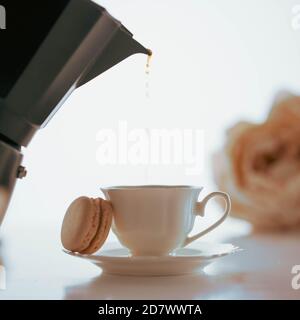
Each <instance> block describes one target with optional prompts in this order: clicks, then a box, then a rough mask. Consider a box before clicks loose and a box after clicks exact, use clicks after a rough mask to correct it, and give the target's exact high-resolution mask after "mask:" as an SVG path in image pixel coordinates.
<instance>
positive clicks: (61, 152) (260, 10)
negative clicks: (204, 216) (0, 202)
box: [3, 0, 300, 241]
mask: <svg viewBox="0 0 300 320" xmlns="http://www.w3.org/2000/svg"><path fill="white" fill-rule="evenodd" d="M98 2H99V3H101V4H102V5H103V6H105V7H106V8H107V9H108V10H109V11H110V12H111V14H112V15H114V16H115V17H116V18H118V19H119V20H121V21H122V22H123V24H124V25H125V26H126V27H127V28H128V29H129V30H130V31H132V32H133V33H134V35H135V39H137V40H138V41H139V42H141V43H142V44H143V45H144V46H146V47H149V48H151V49H152V50H153V52H154V56H153V61H152V65H151V75H150V95H151V97H150V99H146V97H145V81H146V75H145V63H146V57H145V56H144V55H135V56H132V57H130V58H129V59H127V60H125V61H123V62H122V63H121V64H119V65H117V66H116V67H114V68H113V69H111V70H109V71H107V72H105V73H104V74H102V75H101V76H99V77H98V78H97V79H95V80H93V81H92V82H90V83H88V84H87V85H85V86H84V87H82V88H80V89H78V90H77V91H76V92H74V94H73V95H72V96H71V97H70V98H69V100H68V101H67V102H66V103H65V105H64V106H63V107H62V108H61V110H60V111H59V112H58V113H57V114H56V115H55V117H54V118H53V119H52V121H51V122H50V123H49V124H48V126H47V127H46V128H45V129H43V130H41V131H40V132H39V134H38V135H37V136H36V137H35V138H34V140H33V142H32V143H31V145H30V146H29V147H28V149H27V150H24V154H25V159H24V165H25V166H26V167H27V169H28V176H27V178H26V179H24V180H23V181H19V182H18V184H17V187H16V190H15V193H14V197H13V201H12V203H11V206H10V208H9V212H8V215H7V218H6V220H5V222H4V226H3V229H4V230H5V229H7V230H8V229H10V228H14V227H15V226H16V225H17V224H18V225H22V226H24V229H26V226H27V225H39V224H41V223H45V224H47V225H48V226H49V227H50V226H53V227H54V228H55V229H56V230H57V232H59V228H60V224H61V220H62V217H63V215H64V212H65V209H66V207H67V206H68V204H69V203H70V202H71V201H72V200H73V199H74V198H75V197H77V196H80V195H88V196H98V195H99V194H100V193H99V188H100V186H102V185H109V184H113V185H114V184H142V183H175V184H176V183H177V184H182V183H185V184H199V185H204V186H206V190H205V191H204V192H208V191H210V190H212V189H213V188H214V186H213V182H212V178H211V167H210V157H211V154H212V152H214V151H215V150H216V149H218V148H219V147H220V146H221V145H222V143H223V138H224V132H225V130H226V128H227V127H228V126H230V125H232V124H233V123H235V122H236V121H238V120H240V119H241V118H244V119H248V120H253V121H261V120H263V119H264V117H265V116H266V114H267V112H268V109H269V107H270V105H271V103H272V100H273V98H274V95H275V94H276V92H278V91H280V90H291V91H293V92H296V93H297V91H299V87H300V86H299V85H300V76H299V70H300V30H298V31H297V30H293V28H292V27H291V21H292V8H293V6H294V5H296V4H298V2H297V1H293V0H276V1H274V0H264V1H261V0H260V1H259V0H247V1H246V0H244V1H238V0H227V1H223V0H209V1H208V0H201V1H200V0H198V1H196V0H194V1H192V0H186V1H177V0H172V1H168V0H164V1H144V0H138V1H137V0H128V1H124V0H110V1H98ZM299 3H300V1H299ZM119 120H127V121H128V125H129V127H132V128H146V127H148V128H167V129H168V128H169V129H172V128H182V129H183V128H191V129H202V130H204V132H205V152H206V162H205V171H204V172H203V173H202V174H201V175H199V176H187V175H186V174H185V168H184V167H179V168H177V167H172V166H170V167H169V168H168V167H166V166H163V165H162V166H158V167H153V168H149V170H150V179H148V180H147V181H146V175H145V168H144V167H139V166H132V165H130V164H128V165H123V166H100V165H99V164H98V163H97V161H96V151H97V148H98V147H99V143H97V141H96V134H97V132H98V131H99V130H100V129H102V128H116V127H117V124H118V121H119ZM58 241H59V237H58Z"/></svg>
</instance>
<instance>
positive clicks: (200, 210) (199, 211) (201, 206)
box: [183, 191, 231, 247]
mask: <svg viewBox="0 0 300 320" xmlns="http://www.w3.org/2000/svg"><path fill="white" fill-rule="evenodd" d="M214 197H222V198H223V199H224V200H225V203H226V206H225V210H224V213H223V215H222V217H221V218H220V219H219V220H218V221H217V222H215V223H214V224H212V225H211V226H210V227H208V228H207V229H205V230H203V231H201V232H199V233H197V234H196V235H194V236H192V237H187V238H186V240H185V242H184V244H183V247H185V246H187V245H188V244H190V243H191V242H193V241H195V240H197V239H199V238H200V237H202V236H204V235H205V234H207V233H208V232H210V231H212V230H213V229H215V228H216V227H218V226H219V225H220V224H221V223H223V222H224V220H225V219H226V218H227V216H228V214H229V212H230V208H231V201H230V198H229V195H228V194H227V193H225V192H220V191H216V192H212V193H210V194H209V195H207V196H206V197H205V198H204V199H203V200H202V201H201V202H197V203H196V208H195V212H194V214H196V215H199V216H201V217H204V212H205V207H206V205H207V203H208V201H209V200H210V199H212V198H214Z"/></svg>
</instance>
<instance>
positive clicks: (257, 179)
mask: <svg viewBox="0 0 300 320" xmlns="http://www.w3.org/2000/svg"><path fill="white" fill-rule="evenodd" d="M214 173H215V179H216V182H217V184H218V185H219V187H220V189H222V190H224V191H227V192H228V193H229V194H230V196H231V198H232V204H233V207H232V211H233V212H232V215H235V216H237V217H239V218H243V219H246V220H248V221H250V222H252V223H253V225H254V227H256V228H273V229H274V228H277V229H283V228H300V97H297V96H291V95H289V96H286V97H285V98H284V99H281V101H280V102H277V103H275V105H274V106H273V108H272V110H271V112H270V114H269V116H268V118H267V120H266V122H265V123H263V124H252V123H246V122H240V123H238V124H237V125H235V126H234V127H233V128H231V129H230V130H229V131H228V135H227V142H226V144H225V147H224V150H222V152H219V153H218V154H216V155H215V156H214Z"/></svg>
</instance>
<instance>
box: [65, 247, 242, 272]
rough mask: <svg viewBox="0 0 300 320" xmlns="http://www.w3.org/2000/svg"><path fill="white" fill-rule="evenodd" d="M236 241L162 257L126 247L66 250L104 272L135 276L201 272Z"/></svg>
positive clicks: (226, 253) (231, 248)
mask: <svg viewBox="0 0 300 320" xmlns="http://www.w3.org/2000/svg"><path fill="white" fill-rule="evenodd" d="M239 250H240V249H239V248H238V247H235V246H233V245H232V244H214V243H203V242H201V243H198V244H197V248H181V249H177V250H176V251H175V252H174V254H172V255H168V256H162V257H151V256H147V257H141V256H139V257H133V256H131V255H130V253H129V251H128V250H127V249H125V248H115V249H110V250H103V251H100V252H99V253H97V254H94V255H82V254H79V253H73V252H69V251H66V250H64V252H65V253H67V254H69V255H71V256H74V257H78V258H82V259H85V260H88V261H90V262H92V263H94V264H95V265H97V266H98V267H100V268H101V269H102V270H103V272H106V273H110V274H118V275H131V276H172V275H182V274H191V273H195V272H200V271H202V270H203V268H204V267H206V266H207V265H208V264H210V263H211V262H213V261H214V260H215V259H217V258H220V257H224V256H227V255H229V254H232V253H235V252H237V251H239Z"/></svg>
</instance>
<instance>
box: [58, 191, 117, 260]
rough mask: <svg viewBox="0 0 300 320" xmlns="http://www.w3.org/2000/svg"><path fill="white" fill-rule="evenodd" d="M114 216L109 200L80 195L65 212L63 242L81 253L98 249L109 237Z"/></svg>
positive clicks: (89, 252)
mask: <svg viewBox="0 0 300 320" xmlns="http://www.w3.org/2000/svg"><path fill="white" fill-rule="evenodd" d="M112 218H113V209H112V206H111V204H110V202H109V201H106V200H103V199H101V198H97V199H93V198H88V197H80V198H78V199H76V200H74V201H73V202H72V203H71V205H70V206H69V208H68V209H67V212H66V214H65V217H64V220H63V223H62V228H61V242H62V245H63V247H64V248H65V249H67V250H69V251H72V252H78V253H81V254H92V253H95V252H96V251H98V250H99V249H100V248H101V247H102V245H103V244H104V242H105V240H106V239H107V237H108V234H109V231H110V228H111V224H112Z"/></svg>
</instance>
